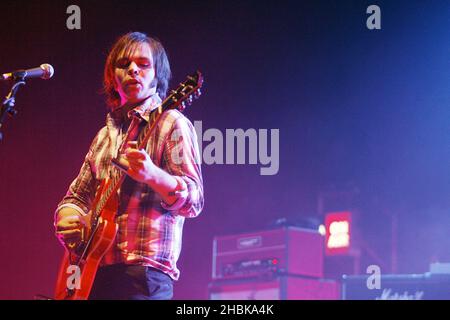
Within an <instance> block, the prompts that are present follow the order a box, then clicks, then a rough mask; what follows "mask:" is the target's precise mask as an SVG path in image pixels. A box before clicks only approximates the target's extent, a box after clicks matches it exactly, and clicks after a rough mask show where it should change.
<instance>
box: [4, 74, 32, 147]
mask: <svg viewBox="0 0 450 320" xmlns="http://www.w3.org/2000/svg"><path fill="white" fill-rule="evenodd" d="M25 76H26V72H21V73H17V74H16V75H15V76H14V83H13V85H12V87H11V90H10V91H9V93H8V95H7V96H6V97H5V99H4V100H3V102H2V105H1V106H0V130H1V128H2V126H3V122H4V121H5V118H6V114H9V115H10V116H15V115H16V114H17V110H16V109H14V105H15V102H16V94H17V91H18V90H19V87H20V86H22V85H25V80H24V79H25ZM2 139H3V134H2V133H1V132H0V141H2Z"/></svg>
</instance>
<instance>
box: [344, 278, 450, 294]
mask: <svg viewBox="0 0 450 320" xmlns="http://www.w3.org/2000/svg"><path fill="white" fill-rule="evenodd" d="M368 277H369V275H367V276H363V275H358V276H344V277H343V281H342V299H343V300H450V274H430V273H425V274H405V275H382V276H381V278H380V289H369V288H368V286H367V280H368Z"/></svg>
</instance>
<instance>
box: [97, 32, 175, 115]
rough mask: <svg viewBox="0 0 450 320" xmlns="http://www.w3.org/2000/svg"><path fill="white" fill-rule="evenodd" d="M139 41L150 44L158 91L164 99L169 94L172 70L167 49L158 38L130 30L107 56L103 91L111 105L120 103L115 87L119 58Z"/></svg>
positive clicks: (118, 40) (114, 105)
mask: <svg viewBox="0 0 450 320" xmlns="http://www.w3.org/2000/svg"><path fill="white" fill-rule="evenodd" d="M138 43H148V44H149V46H150V49H151V51H152V56H153V63H154V66H155V79H156V82H157V83H156V92H157V93H158V94H159V96H160V97H161V99H164V98H165V97H166V95H167V89H168V87H169V80H170V76H171V71H170V64H169V59H168V57H167V54H166V50H165V49H164V47H163V46H162V44H161V42H160V41H159V40H158V39H156V38H152V37H149V36H147V35H146V34H145V33H142V32H129V33H127V34H124V35H122V36H121V37H120V38H119V39H117V41H116V42H115V43H114V45H113V46H112V48H111V50H110V51H109V54H108V57H107V58H106V63H105V70H104V73H103V91H104V93H105V95H106V102H107V104H108V105H109V106H110V107H116V106H118V105H119V104H120V96H119V93H118V92H117V91H116V89H115V88H114V69H115V64H116V62H117V58H118V57H119V54H120V53H121V52H122V51H128V50H131V49H132V48H133V47H134V45H135V44H138Z"/></svg>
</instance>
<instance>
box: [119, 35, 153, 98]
mask: <svg viewBox="0 0 450 320" xmlns="http://www.w3.org/2000/svg"><path fill="white" fill-rule="evenodd" d="M114 80H115V81H114V83H115V86H114V87H115V89H116V90H117V92H118V93H119V95H120V105H121V106H128V105H133V104H136V103H139V102H140V101H142V100H143V99H145V98H147V97H149V96H150V95H152V94H154V93H155V92H156V79H155V67H154V65H153V56H152V52H151V49H150V46H149V44H148V43H138V44H136V45H134V46H133V47H132V48H131V50H128V52H123V51H122V52H121V53H120V54H119V57H118V58H117V62H116V64H115V69H114Z"/></svg>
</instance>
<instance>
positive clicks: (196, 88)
mask: <svg viewBox="0 0 450 320" xmlns="http://www.w3.org/2000/svg"><path fill="white" fill-rule="evenodd" d="M202 86H203V75H202V74H201V73H200V71H198V70H197V71H196V72H195V73H194V74H192V75H189V76H187V77H186V80H184V81H183V82H181V83H180V85H179V86H178V88H176V89H174V90H171V91H170V94H169V96H168V97H167V98H166V99H165V100H164V102H163V104H162V107H163V109H164V110H166V109H178V110H179V111H180V112H183V111H184V109H186V107H188V106H190V105H191V104H192V102H193V100H194V99H198V98H199V97H200V95H201V94H202V92H201V87H202Z"/></svg>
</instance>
